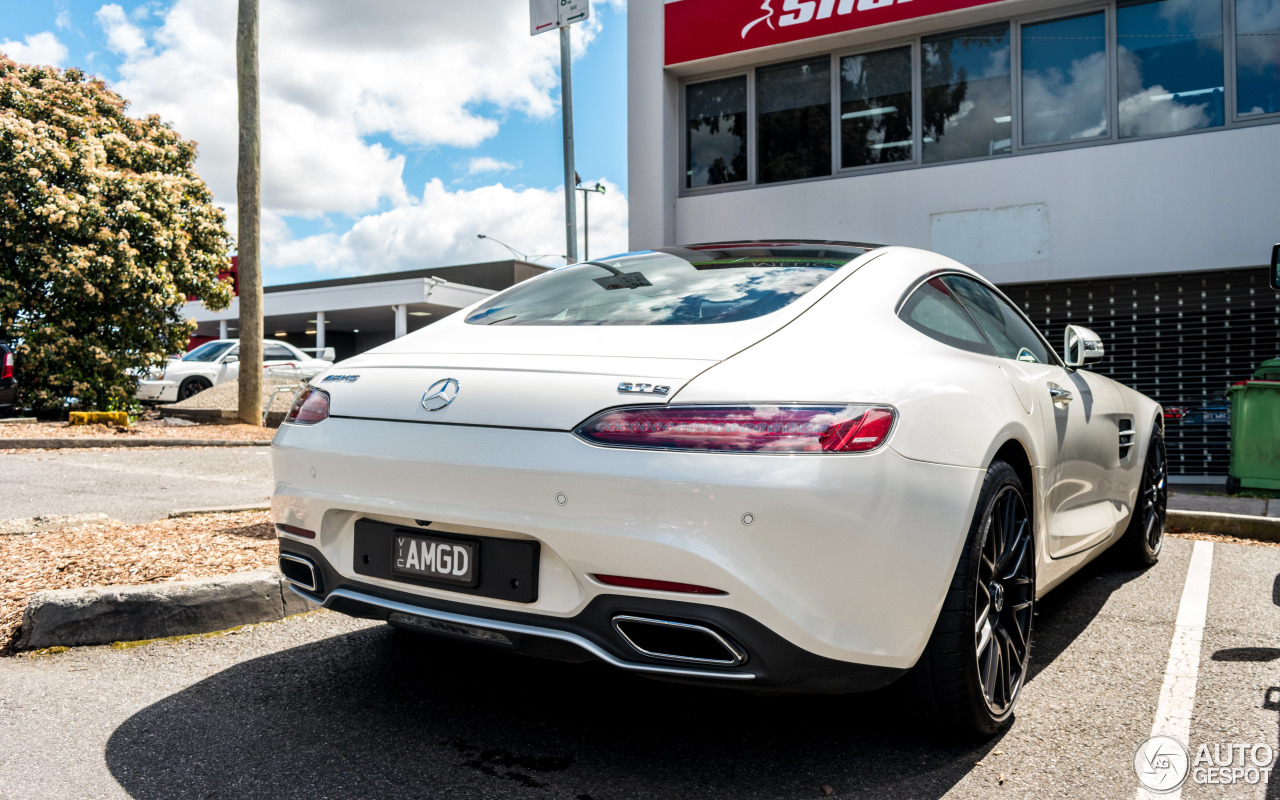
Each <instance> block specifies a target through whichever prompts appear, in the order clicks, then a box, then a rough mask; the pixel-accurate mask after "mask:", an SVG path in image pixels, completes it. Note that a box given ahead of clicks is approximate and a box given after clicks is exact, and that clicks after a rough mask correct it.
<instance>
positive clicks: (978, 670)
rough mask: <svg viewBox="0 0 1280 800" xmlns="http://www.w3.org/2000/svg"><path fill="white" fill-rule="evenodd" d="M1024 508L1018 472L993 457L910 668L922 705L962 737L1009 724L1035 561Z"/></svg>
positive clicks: (1027, 632)
mask: <svg viewBox="0 0 1280 800" xmlns="http://www.w3.org/2000/svg"><path fill="white" fill-rule="evenodd" d="M1029 509H1030V505H1029V503H1028V502H1027V493H1026V490H1025V488H1024V487H1023V485H1022V480H1021V479H1020V478H1019V477H1018V473H1017V472H1016V471H1015V470H1014V469H1013V467H1011V466H1009V465H1008V464H1007V463H1005V462H1003V461H996V462H994V463H993V464H992V465H991V467H990V468H989V469H988V470H987V475H986V478H984V479H983V483H982V492H981V494H980V495H979V497H978V505H977V508H976V509H975V511H974V515H973V520H972V522H971V524H970V526H969V536H968V538H967V539H966V541H965V546H964V550H963V551H961V554H960V563H959V564H958V565H957V566H956V571H955V575H954V577H953V578H952V579H951V584H950V586H949V587H948V589H947V594H946V597H945V598H944V600H943V604H942V611H941V612H940V613H939V615H938V622H937V624H936V625H935V626H934V629H933V634H932V635H931V636H930V637H929V643H928V645H926V646H925V650H924V654H923V655H922V656H921V657H920V661H919V662H918V663H917V664H916V666H915V668H914V669H913V670H912V678H913V682H914V684H915V688H916V694H917V697H918V698H919V699H920V700H921V701H922V704H923V705H924V707H925V708H926V710H928V711H930V712H932V713H933V714H934V716H936V717H937V718H938V719H939V721H940V722H941V723H942V724H943V726H944V730H945V732H947V733H949V734H952V735H955V736H959V737H961V738H972V737H984V738H985V737H989V736H991V735H992V734H995V733H996V732H998V731H999V730H1000V729H1001V728H1003V727H1004V726H1005V725H1006V724H1008V722H1009V721H1010V720H1011V719H1012V718H1013V708H1014V704H1015V702H1016V700H1017V698H1018V695H1019V694H1021V690H1022V684H1023V682H1024V681H1025V679H1026V674H1027V665H1028V664H1029V663H1030V657H1031V626H1032V621H1033V620H1034V616H1035V568H1036V544H1035V529H1034V526H1033V525H1032V521H1031V514H1030V511H1029ZM997 586H998V587H999V588H996V587H997Z"/></svg>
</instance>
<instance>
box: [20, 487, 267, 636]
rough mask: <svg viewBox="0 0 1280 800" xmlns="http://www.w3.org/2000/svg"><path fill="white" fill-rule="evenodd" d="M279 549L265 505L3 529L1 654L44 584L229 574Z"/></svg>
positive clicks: (261, 561) (70, 585) (115, 582)
mask: <svg viewBox="0 0 1280 800" xmlns="http://www.w3.org/2000/svg"><path fill="white" fill-rule="evenodd" d="M278 553H279V549H278V547H277V545H276V535H275V531H274V528H273V527H272V524H271V514H270V512H268V511H241V512H236V513H227V514H203V515H200V516H194V517H183V518H180V519H162V520H159V521H157V522H149V523H147V524H145V525H125V524H123V523H119V522H114V521H113V522H110V523H104V524H100V525H88V526H85V527H80V528H74V529H70V530H58V531H45V532H42V533H32V534H9V535H2V536H0V655H7V654H9V652H10V651H11V646H12V643H13V639H14V637H15V635H16V634H17V632H18V626H19V625H20V624H21V622H22V612H23V610H24V609H25V608H26V606H27V600H28V598H30V597H31V595H33V594H34V593H36V592H38V591H41V590H43V589H69V588H75V587H81V586H122V585H136V584H144V583H161V582H165V581H179V580H189V579H191V578H208V577H216V576H220V575H230V574H231V573H233V572H241V571H243V570H249V569H259V568H261V567H269V566H272V565H273V564H275V563H276V557H277V555H278Z"/></svg>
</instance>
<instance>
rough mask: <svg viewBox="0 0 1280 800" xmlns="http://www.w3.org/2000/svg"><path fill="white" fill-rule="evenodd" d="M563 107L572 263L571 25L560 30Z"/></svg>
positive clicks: (575, 253)
mask: <svg viewBox="0 0 1280 800" xmlns="http://www.w3.org/2000/svg"><path fill="white" fill-rule="evenodd" d="M560 106H561V116H562V117H563V119H564V224H565V245H566V247H567V248H568V249H567V250H566V252H567V253H568V255H569V258H568V263H570V264H572V263H574V262H576V261H577V260H578V215H577V208H576V206H577V203H575V202H574V198H573V188H574V180H573V178H574V175H575V174H576V173H575V172H574V170H573V56H572V54H571V53H570V50H569V26H568V25H565V26H564V27H562V28H561V29H560Z"/></svg>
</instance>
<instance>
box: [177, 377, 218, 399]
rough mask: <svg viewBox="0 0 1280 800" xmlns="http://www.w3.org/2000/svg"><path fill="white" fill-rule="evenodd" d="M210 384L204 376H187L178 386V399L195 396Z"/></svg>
mask: <svg viewBox="0 0 1280 800" xmlns="http://www.w3.org/2000/svg"><path fill="white" fill-rule="evenodd" d="M212 385H213V384H211V383H209V381H207V380H205V379H204V378H187V379H186V380H185V381H183V382H182V383H181V384H180V385H179V386H178V400H179V401H181V400H186V399H188V398H191V397H195V396H196V395H198V394H200V393H201V392H203V391H204V390H205V389H208V388H209V387H210V386H212Z"/></svg>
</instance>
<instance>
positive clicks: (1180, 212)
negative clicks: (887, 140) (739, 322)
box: [631, 125, 1280, 283]
mask: <svg viewBox="0 0 1280 800" xmlns="http://www.w3.org/2000/svg"><path fill="white" fill-rule="evenodd" d="M1032 204H1042V205H1043V207H1044V209H1045V214H1046V216H1047V217H1048V231H1047V232H1048V236H1047V247H1046V248H1045V250H1046V251H1047V252H1045V253H1044V256H1045V257H1044V258H1039V259H1035V260H1027V261H1015V262H1006V263H986V264H984V263H981V261H980V260H978V259H975V258H972V257H971V256H972V255H973V252H972V249H971V248H966V247H965V243H964V242H963V241H961V242H959V246H960V251H956V250H955V248H956V246H957V242H956V239H955V237H952V236H949V235H946V234H939V236H940V237H941V238H939V239H937V240H935V232H934V230H933V229H934V228H936V227H938V226H939V224H941V223H938V222H934V223H932V224H931V219H930V218H931V215H937V214H946V213H948V212H959V211H967V210H973V209H1000V208H1007V207H1010V206H1026V205H1032ZM631 208H632V212H631V213H632V219H633V220H635V218H636V216H637V215H640V214H642V213H646V212H648V209H642V208H641V207H640V206H639V204H638V203H634V202H633V203H632V205H631ZM974 216H975V217H978V215H974ZM993 216H994V217H995V220H996V222H995V223H994V225H993V224H991V223H990V220H991V219H992V217H993ZM978 221H979V224H982V222H984V221H985V222H986V225H985V226H984V227H985V230H984V231H982V235H986V236H1010V237H1025V238H1032V239H1034V238H1035V237H1034V236H1028V231H1027V230H1026V229H1025V226H1033V225H1034V224H1035V223H1034V222H1033V221H1030V220H1029V215H1028V214H1025V213H1022V214H1015V213H1008V214H997V215H983V216H982V217H979V218H978ZM632 224H633V228H634V227H635V222H633V223H632ZM1002 226H1003V227H1002ZM639 227H640V228H641V229H646V228H647V227H650V226H646V225H644V224H643V223H642V224H641V225H640V226H639ZM663 233H664V236H663V243H676V242H681V243H683V242H695V241H718V240H723V239H739V238H741V239H771V238H776V237H793V238H800V239H845V240H852V241H868V242H877V243H882V244H905V245H911V246H913V247H924V248H927V249H934V247H935V245H936V246H937V249H939V250H940V251H945V250H948V249H950V250H952V252H944V254H945V255H950V256H953V257H956V258H960V259H962V260H967V261H972V262H973V263H972V264H971V266H973V267H974V268H976V269H978V270H979V271H981V272H982V273H983V274H985V275H986V276H987V277H988V278H990V279H991V280H994V281H997V282H1002V283H1003V282H1017V281H1035V280H1059V279H1066V278H1082V277H1090V276H1097V275H1129V274H1139V273H1152V272H1177V271H1183V270H1198V269H1214V268H1219V267H1242V266H1260V265H1263V264H1265V263H1266V262H1267V259H1268V257H1269V256H1270V252H1271V245H1272V244H1274V243H1275V242H1276V241H1280V125H1260V126H1256V127H1250V128H1237V129H1234V130H1229V131H1225V130H1224V131H1217V132H1214V133H1202V134H1197V135H1190V136H1175V137H1170V138H1167V139H1149V140H1145V141H1141V142H1128V143H1122V144H1115V145H1109V146H1099V147H1086V148H1079V149H1075V150H1060V151H1057V152H1053V153H1040V154H1037V155H1027V156H1013V157H1010V158H1004V159H993V160H989V161H980V162H971V163H968V164H952V165H948V166H936V167H926V168H921V169H912V170H903V171H900V172H887V173H879V174H876V175H863V176H859V177H852V178H838V179H833V180H823V181H812V182H808V183H793V184H789V185H786V186H776V187H761V188H755V189H747V190H743V191H735V192H721V193H718V194H709V195H702V196H697V197H683V198H680V199H679V200H678V201H677V203H676V214H675V226H674V228H667V229H665V230H664V231H663ZM632 245H633V247H635V246H638V245H639V242H634V241H633V243H632ZM946 245H951V247H947V246H946ZM965 249H969V250H970V252H964V250H965ZM1009 249H1012V250H1015V251H1016V250H1017V249H1018V248H1000V247H994V246H990V245H989V246H988V247H987V250H988V251H989V252H990V251H995V252H994V253H993V255H994V257H995V259H997V260H1003V259H1006V258H1009V257H1014V256H1013V255H1012V254H1010V253H1001V252H999V251H1000V250H1009ZM967 256H968V258H966V257H967Z"/></svg>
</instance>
